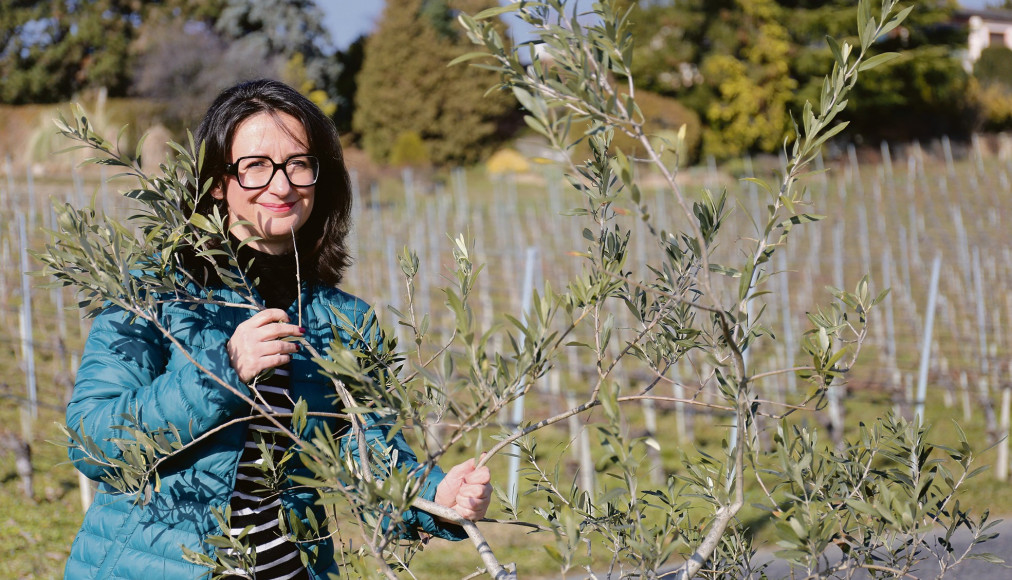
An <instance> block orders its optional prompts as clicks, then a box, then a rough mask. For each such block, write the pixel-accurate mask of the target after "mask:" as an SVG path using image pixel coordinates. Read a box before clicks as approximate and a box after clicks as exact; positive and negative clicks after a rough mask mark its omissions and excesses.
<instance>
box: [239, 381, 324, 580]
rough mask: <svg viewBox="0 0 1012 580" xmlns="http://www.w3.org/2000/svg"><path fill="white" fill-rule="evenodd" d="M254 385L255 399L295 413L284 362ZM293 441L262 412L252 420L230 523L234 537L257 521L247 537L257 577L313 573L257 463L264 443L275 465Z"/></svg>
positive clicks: (280, 579)
mask: <svg viewBox="0 0 1012 580" xmlns="http://www.w3.org/2000/svg"><path fill="white" fill-rule="evenodd" d="M253 388H254V389H255V391H256V400H257V402H258V403H260V404H261V405H262V406H263V405H266V406H268V407H270V409H271V410H272V411H273V412H274V413H291V412H292V409H293V407H294V402H293V401H292V399H291V395H290V394H289V391H288V371H287V370H286V369H285V367H280V368H276V369H274V373H273V374H272V375H271V376H269V377H267V378H265V379H263V380H262V381H261V382H260V383H258V384H256V385H255V386H254V387H253ZM281 424H282V425H285V427H290V424H291V421H290V420H289V419H288V418H287V417H286V418H285V419H283V420H281ZM291 443H292V442H291V439H290V438H289V437H288V436H287V435H284V434H283V433H280V432H279V429H278V428H277V427H275V426H274V425H273V424H271V423H270V422H269V421H267V419H265V418H263V417H261V416H257V417H256V418H254V419H251V420H250V422H249V430H248V431H247V437H246V444H245V447H244V448H243V451H242V455H241V456H240V458H239V468H238V470H237V472H236V480H235V491H233V492H232V497H231V499H230V501H229V505H230V506H231V508H232V519H231V520H230V522H229V523H230V527H231V528H232V529H231V533H232V535H233V536H237V535H238V534H239V533H240V532H242V531H243V530H244V529H245V528H247V527H249V526H252V530H251V531H250V533H249V534H248V535H247V536H246V539H245V541H246V544H247V545H248V546H249V547H250V549H251V550H252V551H254V552H255V553H256V560H255V561H256V567H255V568H254V569H253V574H252V577H253V578H257V580H266V579H270V580H291V579H296V578H297V579H307V578H308V577H309V575H308V573H307V571H306V568H305V566H304V565H303V564H302V560H301V558H300V557H299V549H298V548H297V547H296V545H295V544H294V543H292V542H291V541H290V540H289V539H288V538H287V537H286V536H285V535H283V534H282V533H281V528H280V525H279V522H278V514H279V512H280V510H281V509H282V505H281V496H280V493H279V492H277V491H272V490H270V489H267V486H266V483H265V481H264V475H265V472H264V471H262V470H261V469H260V468H259V467H258V466H259V465H261V464H262V463H263V461H264V456H263V453H262V452H261V450H260V445H264V446H266V448H267V449H269V450H270V453H271V456H272V458H273V460H274V462H275V465H276V464H277V463H278V462H280V461H281V458H282V456H283V455H284V453H285V451H286V450H287V449H288V448H289V447H290V446H291ZM282 477H284V476H283V475H282Z"/></svg>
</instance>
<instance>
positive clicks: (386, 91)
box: [352, 0, 513, 164]
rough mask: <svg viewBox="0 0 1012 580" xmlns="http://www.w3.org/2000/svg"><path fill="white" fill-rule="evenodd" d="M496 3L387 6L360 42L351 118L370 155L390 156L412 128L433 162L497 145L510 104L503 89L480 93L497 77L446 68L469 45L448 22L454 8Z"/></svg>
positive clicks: (474, 155)
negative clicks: (362, 45)
mask: <svg viewBox="0 0 1012 580" xmlns="http://www.w3.org/2000/svg"><path fill="white" fill-rule="evenodd" d="M494 6H498V3H497V2H495V1H494V0H466V1H465V0H406V1H404V2H396V3H394V2H388V3H387V5H386V8H385V9H384V11H383V16H382V17H381V19H380V22H379V26H378V28H377V29H376V31H375V32H374V33H373V35H372V36H370V37H369V39H368V40H366V43H365V53H364V60H363V63H362V72H361V74H360V75H359V76H358V92H357V93H356V101H357V102H358V103H359V106H358V107H357V108H356V110H355V113H354V119H353V122H352V127H353V129H354V130H355V131H356V132H357V133H359V134H360V135H361V142H362V145H363V146H364V148H365V150H366V151H367V152H368V153H369V154H370V155H371V156H372V157H373V158H374V159H376V160H378V161H387V160H389V158H390V155H391V150H392V148H393V146H394V143H396V142H397V141H398V139H399V138H401V136H402V135H404V134H407V133H411V132H414V133H417V134H418V135H419V136H420V137H421V138H422V140H423V141H424V142H425V143H426V146H427V148H428V151H429V158H430V160H431V161H432V162H434V163H436V164H446V163H466V162H473V161H475V160H477V159H479V158H480V156H481V155H482V154H483V153H484V152H486V151H488V150H490V149H491V148H492V147H493V146H494V145H495V144H496V143H497V142H498V140H499V136H500V126H501V123H502V122H503V121H504V119H505V118H507V116H508V115H509V114H510V112H511V110H512V109H513V105H512V100H511V99H509V98H508V97H507V96H505V95H504V94H503V93H501V92H494V93H492V94H491V95H488V96H487V97H485V96H484V95H485V92H486V90H487V88H488V87H489V86H490V85H491V84H492V83H493V82H494V81H495V78H496V76H495V74H494V73H491V72H489V71H483V70H479V69H474V68H466V67H449V68H448V67H447V66H446V63H447V62H450V61H451V60H453V59H454V58H456V57H458V56H460V55H462V54H465V53H466V52H468V51H470V50H471V48H470V42H469V41H468V40H467V38H466V37H465V36H464V34H463V33H461V32H459V31H458V30H456V29H455V28H454V26H453V22H454V16H455V14H456V13H457V11H459V10H468V11H471V12H473V11H476V9H481V8H488V7H494ZM362 103H368V105H367V106H362V105H361V104H362Z"/></svg>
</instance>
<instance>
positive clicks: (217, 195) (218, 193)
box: [211, 183, 225, 199]
mask: <svg viewBox="0 0 1012 580" xmlns="http://www.w3.org/2000/svg"><path fill="white" fill-rule="evenodd" d="M211 197H213V198H214V199H225V192H224V191H222V189H221V184H220V183H219V184H218V185H215V186H214V187H212V188H211Z"/></svg>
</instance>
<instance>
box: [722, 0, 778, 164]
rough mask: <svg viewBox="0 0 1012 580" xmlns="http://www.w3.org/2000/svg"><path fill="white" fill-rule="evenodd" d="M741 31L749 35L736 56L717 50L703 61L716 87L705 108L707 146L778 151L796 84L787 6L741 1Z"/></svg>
mask: <svg viewBox="0 0 1012 580" xmlns="http://www.w3.org/2000/svg"><path fill="white" fill-rule="evenodd" d="M735 7H736V8H737V9H739V10H740V11H741V17H742V21H741V25H740V28H739V30H740V31H741V34H742V36H744V37H745V40H744V42H743V43H742V45H741V47H740V48H739V50H738V54H737V55H733V54H714V55H711V56H709V57H707V58H706V59H705V60H704V61H703V67H702V69H703V70H702V72H703V77H704V78H706V79H708V81H709V83H710V84H711V85H712V86H715V87H716V91H717V95H716V98H715V99H714V100H713V101H711V102H710V104H709V105H708V106H707V108H706V120H707V121H708V125H707V129H706V134H705V140H704V147H705V148H706V150H707V152H708V153H710V154H713V155H716V156H718V157H721V158H728V157H735V156H740V155H742V154H743V153H746V152H747V151H749V150H752V149H759V150H761V151H775V150H776V149H777V148H778V147H780V146H781V145H782V143H783V138H782V137H783V135H786V134H787V133H788V132H789V131H790V129H791V128H790V116H789V114H788V110H787V105H788V104H789V103H790V101H791V95H792V94H793V92H794V89H795V88H796V87H797V81H796V80H794V79H793V78H791V77H790V69H789V65H788V62H789V61H788V57H789V53H790V50H791V45H790V42H789V38H788V34H787V29H786V28H785V27H784V26H783V25H782V24H781V22H783V21H784V17H785V16H786V11H785V10H784V9H783V8H781V7H780V6H778V5H777V4H776V2H774V1H773V0H738V1H737V2H736V3H735Z"/></svg>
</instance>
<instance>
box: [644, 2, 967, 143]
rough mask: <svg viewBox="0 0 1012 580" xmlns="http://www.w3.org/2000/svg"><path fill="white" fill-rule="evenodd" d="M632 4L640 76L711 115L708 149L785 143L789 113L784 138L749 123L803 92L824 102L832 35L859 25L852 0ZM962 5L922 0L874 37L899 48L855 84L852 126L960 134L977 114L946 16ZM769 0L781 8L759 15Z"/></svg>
mask: <svg viewBox="0 0 1012 580" xmlns="http://www.w3.org/2000/svg"><path fill="white" fill-rule="evenodd" d="M627 5H628V6H632V8H633V13H632V20H633V26H634V30H633V33H634V35H635V36H636V38H638V39H641V40H640V42H639V43H638V44H637V47H636V49H635V60H634V65H635V68H634V71H633V72H634V76H635V78H636V80H637V82H638V83H639V84H640V86H642V87H644V88H648V89H649V90H653V91H656V92H659V93H662V94H665V95H668V96H672V97H674V98H677V99H678V100H679V101H681V102H682V103H683V104H685V105H686V106H688V107H690V108H691V109H693V110H695V111H696V112H697V113H698V114H699V115H700V116H701V117H702V118H703V119H705V120H706V122H707V123H708V128H707V138H706V144H705V146H704V152H706V153H712V154H715V155H718V156H727V155H735V154H737V153H739V152H740V151H741V150H742V148H745V149H747V150H757V151H772V150H775V149H777V148H779V147H780V144H781V143H782V142H783V139H782V137H783V136H786V135H788V134H790V133H791V132H792V131H791V130H790V126H789V124H786V123H785V124H784V125H783V127H784V133H783V135H782V137H781V138H780V139H770V138H766V139H765V140H761V141H759V140H754V139H750V135H751V134H753V133H754V134H755V135H760V134H762V135H769V131H766V130H765V129H763V130H756V131H752V130H751V129H753V128H754V127H753V126H752V125H751V124H752V123H763V124H765V125H767V127H766V128H769V126H773V125H776V126H780V124H781V122H783V121H784V118H782V117H778V118H774V117H777V113H776V111H779V110H782V109H783V107H782V106H781V105H782V104H784V103H789V107H788V108H789V110H790V111H792V112H793V113H794V117H795V118H796V119H797V118H799V117H798V115H799V113H800V111H801V108H802V106H803V103H804V102H805V100H810V101H813V102H818V100H819V92H820V91H821V88H822V74H823V73H824V72H825V71H826V70H827V67H829V66H831V65H832V62H833V54H832V50H831V49H830V47H829V44H828V43H827V42H826V40H825V38H826V36H827V35H829V36H833V37H837V38H845V37H847V35H852V32H851V27H852V26H853V22H854V20H855V17H856V13H855V11H856V5H857V3H856V2H854V1H853V0H768V1H763V2H754V1H736V0H628V2H627ZM760 7H762V10H759V8H760ZM956 8H957V4H956V2H955V1H954V0H927V1H925V2H920V3H918V5H917V7H916V9H915V10H914V11H913V12H912V13H911V14H910V17H909V19H908V20H907V21H906V22H904V25H903V26H902V27H899V28H897V29H895V30H893V31H892V32H891V33H890V34H889V35H887V37H884V38H881V39H878V41H877V42H876V45H875V50H876V51H880V52H887V51H896V50H899V51H901V52H902V57H901V58H900V59H897V60H896V61H893V62H891V63H888V64H887V65H885V66H883V67H880V68H878V69H876V70H875V71H873V72H871V73H870V74H868V75H867V76H866V78H865V80H864V82H863V83H862V85H861V86H860V87H859V88H858V89H857V90H856V91H855V93H854V95H853V96H852V100H853V103H852V104H851V107H849V108H848V110H847V112H846V114H845V115H844V117H843V119H845V120H848V121H850V122H851V128H850V130H849V131H848V132H847V134H848V135H849V136H850V137H851V138H853V139H856V140H863V141H865V142H871V143H876V142H878V140H880V139H911V138H921V137H932V136H938V135H940V134H942V133H949V134H951V135H953V136H958V135H959V134H960V132H961V131H965V130H966V129H968V128H969V127H970V126H971V123H970V122H969V117H970V116H971V115H972V104H971V100H970V98H969V97H968V95H969V91H968V90H967V82H968V77H967V75H966V73H965V71H963V70H962V68H961V66H960V64H959V63H958V61H957V60H956V58H955V57H954V55H953V53H954V52H955V51H956V50H958V48H959V46H960V44H961V43H964V42H965V31H962V30H960V29H959V28H957V27H955V26H953V25H951V24H950V22H951V20H952V18H951V17H952V13H953V11H954V10H955V9H956ZM757 10H758V12H757ZM763 11H767V12H769V13H771V14H775V16H774V17H773V18H772V19H771V18H769V17H765V18H764V17H761V14H764V13H765V12H763ZM787 22H789V25H786V23H787ZM851 37H852V36H851ZM784 66H786V70H784V68H783V67H784ZM767 111H768V113H767ZM883 118H889V119H890V120H891V122H890V123H888V124H886V123H882V122H881V119H883ZM925 118H928V119H929V120H930V122H927V123H926V122H924V119H925ZM886 131H889V133H886Z"/></svg>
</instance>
